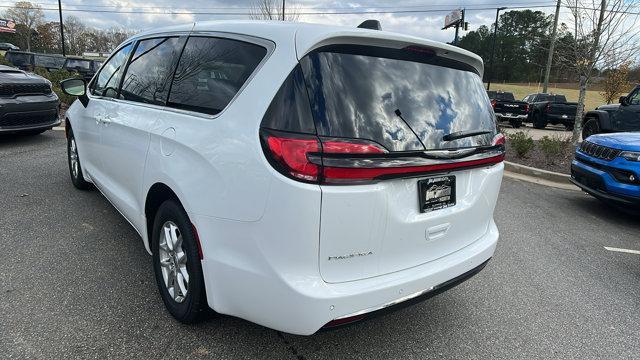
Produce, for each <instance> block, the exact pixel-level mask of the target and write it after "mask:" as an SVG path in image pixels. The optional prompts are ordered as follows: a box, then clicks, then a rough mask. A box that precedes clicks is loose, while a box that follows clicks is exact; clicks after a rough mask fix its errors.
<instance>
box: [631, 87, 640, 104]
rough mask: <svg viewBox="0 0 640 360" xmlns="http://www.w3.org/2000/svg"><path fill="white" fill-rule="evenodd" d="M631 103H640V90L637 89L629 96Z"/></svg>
mask: <svg viewBox="0 0 640 360" xmlns="http://www.w3.org/2000/svg"><path fill="white" fill-rule="evenodd" d="M629 104H630V105H640V90H636V91H635V92H634V93H633V94H631V96H629Z"/></svg>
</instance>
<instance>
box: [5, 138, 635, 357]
mask: <svg viewBox="0 0 640 360" xmlns="http://www.w3.org/2000/svg"><path fill="white" fill-rule="evenodd" d="M68 177H69V175H68V171H67V167H66V153H65V140H64V133H63V132H62V131H49V132H46V133H45V134H43V135H39V136H35V137H21V138H15V137H13V138H1V139H0V209H2V210H0V214H1V215H0V227H1V229H2V231H1V232H0V244H1V246H2V250H3V251H2V256H1V257H0V259H1V260H0V354H2V355H0V356H1V357H2V358H11V359H13V358H15V359H23V358H40V359H52V358H54V359H56V358H83V359H85V358H98V359H104V358H131V359H137V358H144V359H148V358H167V359H169V358H178V357H179V358H196V359H197V358H212V359H236V358H263V359H323V358H332V359H337V358H356V359H368V358H376V359H381V358H394V359H395V358H416V359H417V358H420V359H425V358H457V359H460V358H475V359H486V358H504V359H531V358H578V357H579V358H583V359H590V358H617V359H620V358H629V359H631V358H637V357H638V348H639V346H640V326H638V324H640V255H636V254H628V253H620V252H611V251H608V250H606V249H605V248H604V247H605V246H607V247H615V248H624V249H635V250H640V236H638V234H640V222H639V221H638V217H635V216H631V215H627V214H624V213H621V212H619V211H617V210H615V209H611V208H609V207H606V206H604V205H602V204H601V203H600V202H598V201H597V200H595V199H592V198H590V197H588V196H586V195H584V194H582V193H580V192H577V191H568V190H559V189H553V188H548V187H543V186H539V185H535V184H529V183H525V182H519V181H516V180H511V179H507V178H505V179H504V182H503V185H502V191H501V195H500V199H499V204H498V207H497V210H496V220H497V223H498V227H499V228H500V231H501V240H500V243H499V246H498V250H497V253H496V255H495V257H494V258H493V260H492V261H491V262H490V263H489V265H488V266H487V267H486V268H485V270H484V271H483V272H481V273H480V274H479V275H477V276H476V277H474V278H473V279H471V280H469V281H468V282H466V283H464V284H462V285H460V286H459V287H457V288H454V289H452V290H451V291H448V292H446V293H443V294H441V295H438V296H436V297H434V298H432V299H430V300H427V301H426V302H423V303H421V304H418V305H416V306H413V307H409V308H406V309H403V310H401V311H398V312H395V313H391V314H388V315H385V316H383V317H379V318H375V319H373V320H370V321H367V322H363V323H360V324H356V325H352V326H349V327H346V328H342V329H337V330H334V331H329V332H323V333H319V334H316V335H313V336H309V337H300V336H293V335H289V334H282V333H279V332H276V331H274V330H270V329H267V328H263V327H261V326H258V325H254V324H251V323H249V322H246V321H244V320H241V319H236V318H232V317H227V316H218V317H212V318H211V319H210V320H208V321H206V322H204V323H201V324H198V325H196V326H185V325H181V324H179V323H177V322H175V321H174V320H173V319H172V318H171V317H170V316H169V314H168V313H167V312H166V311H165V310H164V307H163V305H162V302H161V300H160V297H159V295H158V294H157V290H156V286H155V283H154V279H153V274H152V267H151V257H150V256H149V255H148V254H147V253H146V252H145V250H144V248H143V246H142V242H141V241H140V239H139V238H138V236H137V235H136V233H135V231H134V230H133V229H132V228H131V227H130V226H129V225H128V223H127V222H126V221H125V220H124V219H123V218H122V217H121V216H120V215H119V214H118V213H117V211H116V210H115V209H114V208H113V207H111V206H110V204H109V203H108V201H107V200H106V199H105V198H103V197H102V196H101V195H100V194H99V193H98V192H95V191H92V192H91V191H90V192H81V191H77V190H75V189H74V188H73V187H72V185H71V183H70V181H69V179H68ZM256 301H258V302H259V301H261V300H260V299H256Z"/></svg>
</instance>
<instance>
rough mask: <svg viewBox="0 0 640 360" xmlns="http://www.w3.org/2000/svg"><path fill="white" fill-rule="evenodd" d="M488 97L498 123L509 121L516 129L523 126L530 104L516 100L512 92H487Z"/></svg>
mask: <svg viewBox="0 0 640 360" xmlns="http://www.w3.org/2000/svg"><path fill="white" fill-rule="evenodd" d="M487 95H489V99H491V106H492V107H493V112H494V113H495V114H496V120H497V121H508V122H509V124H511V126H513V127H514V128H516V129H517V128H519V127H520V126H522V122H523V121H524V120H526V119H527V116H528V113H529V104H527V103H526V102H524V101H518V100H516V98H515V97H514V96H513V93H510V92H503V91H487Z"/></svg>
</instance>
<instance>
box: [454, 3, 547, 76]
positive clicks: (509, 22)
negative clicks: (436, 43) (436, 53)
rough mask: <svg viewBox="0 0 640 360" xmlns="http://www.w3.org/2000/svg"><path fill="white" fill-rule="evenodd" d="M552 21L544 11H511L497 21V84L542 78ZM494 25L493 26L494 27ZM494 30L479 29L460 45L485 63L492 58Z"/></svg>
mask: <svg viewBox="0 0 640 360" xmlns="http://www.w3.org/2000/svg"><path fill="white" fill-rule="evenodd" d="M551 24H552V19H551V16H549V15H547V14H545V13H543V12H542V11H532V10H522V11H508V12H505V13H503V14H502V15H500V19H499V20H498V38H497V46H496V54H495V57H494V71H493V73H494V74H495V75H494V76H493V78H494V80H496V81H503V80H509V81H518V82H519V81H531V79H537V78H539V70H540V67H541V66H542V64H544V63H545V61H546V57H547V52H546V50H545V49H546V48H547V47H548V43H549V38H550V30H551ZM494 26H495V24H492V26H491V27H492V28H493V27H494ZM492 41H493V31H492V29H490V28H489V27H487V26H484V25H483V26H480V27H479V28H478V29H477V30H475V31H470V32H469V33H467V35H466V36H464V37H463V38H462V39H460V41H459V43H458V46H460V47H461V48H464V49H467V50H469V51H472V52H474V53H476V54H478V55H480V57H482V59H483V60H484V62H485V64H487V63H488V62H489V58H490V57H491V42H492Z"/></svg>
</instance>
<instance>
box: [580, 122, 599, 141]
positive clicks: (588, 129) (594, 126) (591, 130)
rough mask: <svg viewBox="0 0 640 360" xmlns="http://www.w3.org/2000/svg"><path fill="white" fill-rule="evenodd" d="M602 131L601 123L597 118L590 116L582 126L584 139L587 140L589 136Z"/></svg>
mask: <svg viewBox="0 0 640 360" xmlns="http://www.w3.org/2000/svg"><path fill="white" fill-rule="evenodd" d="M599 133H600V123H598V119H596V118H588V119H587V121H585V122H584V125H583V126H582V140H586V139H587V138H588V137H589V136H591V135H595V134H599Z"/></svg>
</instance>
